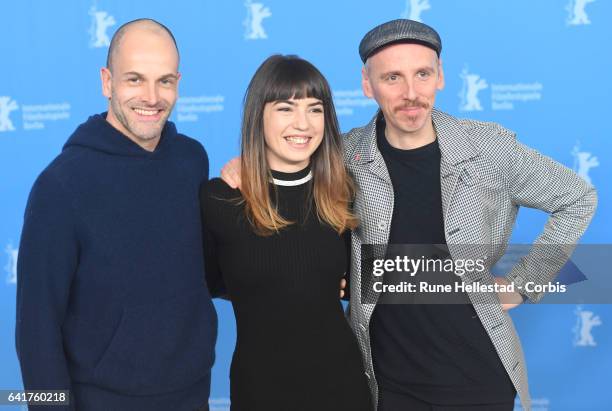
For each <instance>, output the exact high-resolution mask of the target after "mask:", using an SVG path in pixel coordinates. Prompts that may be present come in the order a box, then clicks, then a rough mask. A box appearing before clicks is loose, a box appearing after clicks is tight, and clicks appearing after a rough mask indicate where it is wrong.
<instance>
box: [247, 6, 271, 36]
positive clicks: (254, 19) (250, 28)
mask: <svg viewBox="0 0 612 411" xmlns="http://www.w3.org/2000/svg"><path fill="white" fill-rule="evenodd" d="M244 6H245V7H246V9H247V17H246V19H245V20H244V23H243V24H244V26H245V27H246V32H245V34H244V38H245V39H247V40H257V39H267V38H268V35H267V34H266V31H265V30H264V28H263V25H262V22H263V19H265V18H268V17H270V16H271V15H272V13H271V12H270V9H269V8H268V7H264V5H263V4H262V3H253V2H251V0H247V1H246V2H245V3H244Z"/></svg>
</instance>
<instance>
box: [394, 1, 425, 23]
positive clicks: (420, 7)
mask: <svg viewBox="0 0 612 411" xmlns="http://www.w3.org/2000/svg"><path fill="white" fill-rule="evenodd" d="M430 8H431V5H430V4H429V0H406V9H405V10H404V12H403V13H402V14H401V17H402V18H403V19H410V20H414V21H422V20H421V13H422V12H424V11H425V10H429V9H430Z"/></svg>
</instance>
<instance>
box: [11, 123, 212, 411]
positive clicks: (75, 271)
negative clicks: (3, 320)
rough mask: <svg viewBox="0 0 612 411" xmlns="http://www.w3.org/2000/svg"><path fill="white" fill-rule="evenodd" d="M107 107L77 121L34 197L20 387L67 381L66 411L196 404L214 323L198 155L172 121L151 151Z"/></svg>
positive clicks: (23, 293) (23, 269)
mask: <svg viewBox="0 0 612 411" xmlns="http://www.w3.org/2000/svg"><path fill="white" fill-rule="evenodd" d="M105 118H106V114H105V113H104V114H101V115H95V116H92V117H90V118H89V119H88V121H87V122H85V123H84V124H81V125H80V126H79V127H78V128H77V130H76V131H75V132H74V134H73V135H72V136H71V137H70V139H69V140H68V142H67V143H66V145H65V146H64V149H63V151H62V153H61V154H60V155H59V156H58V157H57V158H56V159H55V160H54V161H53V162H52V163H51V164H50V165H49V166H48V167H47V168H46V169H45V170H44V171H43V172H42V173H41V175H40V176H39V177H38V179H37V180H36V182H35V183H34V187H33V188H32V191H31V193H30V197H29V199H28V204H27V208H26V211H25V222H24V226H23V231H22V237H21V244H20V249H19V259H18V265H17V272H18V273H17V275H18V285H17V326H16V345H17V353H18V356H19V360H20V364H21V371H22V376H23V382H24V387H25V388H26V389H69V390H71V394H72V405H71V407H70V409H75V406H76V408H77V409H79V410H98V409H100V410H170V409H171V410H193V409H195V408H197V407H199V406H202V405H204V404H206V403H207V400H208V395H209V391H210V369H211V367H212V364H213V361H214V344H215V340H216V333H217V317H216V313H215V311H214V307H213V305H212V302H211V298H210V294H209V292H208V290H207V287H206V284H205V280H204V268H203V256H202V235H201V233H202V231H201V224H200V211H199V201H198V190H199V186H200V184H201V183H202V182H203V181H206V180H207V178H208V159H207V156H206V152H205V151H204V148H203V147H202V145H201V144H200V143H198V142H197V141H195V140H193V139H190V138H188V137H185V136H183V135H180V134H177V132H176V128H175V126H174V124H172V123H170V122H168V123H166V125H165V127H164V129H163V132H162V137H161V140H160V142H159V144H158V146H157V148H156V149H155V151H153V152H148V151H146V150H144V149H143V148H141V147H140V146H139V145H137V144H136V143H134V142H132V141H131V140H130V139H128V138H127V137H126V136H124V135H123V134H121V133H120V132H119V131H118V130H116V129H115V128H114V127H112V126H111V125H110V124H109V123H108V122H107V121H106V119H105ZM45 409H51V408H49V407H45ZM56 409H68V408H56Z"/></svg>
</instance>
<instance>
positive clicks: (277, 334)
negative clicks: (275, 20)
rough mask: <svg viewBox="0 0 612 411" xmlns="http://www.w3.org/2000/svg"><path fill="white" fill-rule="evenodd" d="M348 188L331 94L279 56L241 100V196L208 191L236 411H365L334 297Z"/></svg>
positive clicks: (351, 222) (211, 268)
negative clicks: (232, 328)
mask: <svg viewBox="0 0 612 411" xmlns="http://www.w3.org/2000/svg"><path fill="white" fill-rule="evenodd" d="M351 197H352V185H351V182H350V180H349V177H348V175H347V173H346V171H345V169H344V165H343V160H342V147H341V137H340V133H339V131H338V123H337V119H336V115H335V112H334V107H333V103H332V98H331V91H330V88H329V85H328V84H327V81H326V80H325V78H324V77H323V76H322V74H321V73H320V72H319V71H318V70H317V69H316V68H315V67H314V66H313V65H312V64H310V63H308V62H307V61H305V60H302V59H300V58H298V57H295V56H272V57H270V58H268V59H267V60H266V61H265V62H264V63H263V64H262V65H261V66H260V67H259V69H258V70H257V72H256V73H255V76H254V77H253V79H252V80H251V83H250V84H249V88H248V90H247V94H246V96H245V103H244V114H243V121H242V144H241V188H240V191H238V190H234V189H232V188H230V187H229V186H228V185H226V184H225V183H224V182H223V181H222V180H220V179H213V180H211V181H209V182H208V184H207V185H206V186H205V187H203V188H202V192H201V201H202V215H203V221H204V225H205V238H204V241H205V247H204V248H205V255H206V277H207V282H208V285H209V287H210V288H211V291H212V292H213V294H217V295H219V294H226V295H227V297H229V299H230V300H231V302H232V305H233V308H234V313H235V316H236V323H237V341H236V349H235V351H234V356H233V360H232V366H231V372H230V380H231V389H230V391H231V402H232V406H231V409H232V410H233V411H259V410H261V411H369V410H371V400H370V392H369V389H368V384H367V380H366V376H365V373H364V369H363V365H362V361H361V354H360V352H359V348H358V346H357V341H356V339H355V336H354V334H353V332H352V330H351V329H350V327H349V325H348V323H347V321H346V319H345V317H344V313H343V309H342V305H341V303H340V300H339V298H338V292H339V283H340V279H341V278H342V277H343V276H344V274H345V272H346V269H347V266H348V262H347V258H348V257H347V255H348V252H347V246H346V244H345V238H346V233H347V232H348V230H350V229H352V228H354V227H355V226H356V222H357V221H356V219H355V217H354V216H353V214H352V213H351V212H350V210H349V203H350V201H351Z"/></svg>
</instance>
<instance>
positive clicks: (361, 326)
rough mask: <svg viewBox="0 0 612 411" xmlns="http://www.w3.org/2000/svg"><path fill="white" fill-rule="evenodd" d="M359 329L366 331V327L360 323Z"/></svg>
mask: <svg viewBox="0 0 612 411" xmlns="http://www.w3.org/2000/svg"><path fill="white" fill-rule="evenodd" d="M359 328H361V331H365V330H366V328H365V325H363V324H361V323H359Z"/></svg>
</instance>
